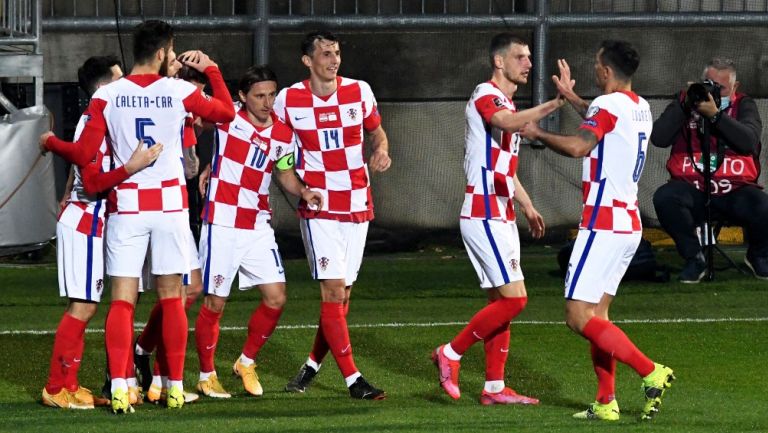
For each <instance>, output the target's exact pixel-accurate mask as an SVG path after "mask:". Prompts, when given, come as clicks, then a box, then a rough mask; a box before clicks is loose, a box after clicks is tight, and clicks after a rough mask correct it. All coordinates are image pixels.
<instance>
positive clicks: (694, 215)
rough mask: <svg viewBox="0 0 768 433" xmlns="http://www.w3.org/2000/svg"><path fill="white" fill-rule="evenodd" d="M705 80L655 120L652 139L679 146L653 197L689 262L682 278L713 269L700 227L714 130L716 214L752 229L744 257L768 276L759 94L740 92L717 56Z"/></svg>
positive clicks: (697, 277)
mask: <svg viewBox="0 0 768 433" xmlns="http://www.w3.org/2000/svg"><path fill="white" fill-rule="evenodd" d="M703 79H704V81H703V82H702V83H694V84H691V85H690V86H689V88H688V89H687V90H683V91H682V92H680V94H679V96H678V98H677V99H676V100H675V101H672V102H671V103H670V104H669V105H668V106H667V108H666V109H665V110H664V113H662V115H661V116H660V117H659V118H658V120H656V122H654V124H653V133H652V134H651V142H652V144H653V145H654V146H657V147H670V146H672V151H671V153H670V156H669V160H668V161H667V170H668V171H669V174H670V176H671V179H670V180H669V182H667V183H666V184H665V185H662V186H661V187H660V188H659V189H658V190H657V191H656V193H655V194H654V196H653V204H654V207H655V208H656V214H657V215H658V218H659V222H660V223H661V225H662V227H663V228H664V230H666V232H667V233H669V235H670V236H671V237H672V239H674V241H675V245H676V246H677V251H678V253H679V254H680V255H681V256H682V257H683V258H684V259H685V261H686V263H685V267H684V268H683V270H682V272H681V273H680V277H679V280H680V281H681V282H683V283H698V282H699V281H701V279H702V278H703V277H704V275H705V274H706V271H707V265H706V261H705V259H704V255H703V254H702V252H701V245H700V242H699V238H698V236H697V234H696V228H697V227H698V226H699V225H700V224H701V223H703V222H704V221H705V218H706V217H705V216H706V208H705V202H706V192H707V191H706V190H705V189H704V188H705V187H706V186H707V185H705V182H704V168H705V166H704V165H703V157H702V142H703V141H704V135H703V134H704V129H705V128H708V129H709V133H710V147H709V149H710V170H711V178H710V179H711V181H710V184H709V188H710V193H711V205H710V211H711V215H712V218H713V220H715V221H718V220H721V221H722V220H724V221H728V223H729V224H734V225H739V226H742V227H743V228H744V230H745V234H746V238H747V239H748V240H749V248H748V250H747V255H746V257H745V259H744V262H745V263H746V264H747V265H748V266H749V267H750V269H751V270H752V272H753V273H754V275H755V276H756V277H757V278H759V279H768V224H766V223H765V221H767V220H768V195H766V194H765V193H763V192H762V191H761V189H762V187H761V186H760V185H758V184H757V178H758V176H759V175H760V160H759V157H760V147H761V144H760V134H761V131H762V122H761V121H760V114H759V113H758V110H757V106H756V104H755V101H754V100H753V99H752V98H750V97H749V96H747V95H745V94H743V93H739V92H737V89H738V87H739V82H738V81H736V69H735V67H734V65H733V62H732V61H730V60H726V59H719V58H714V59H712V60H711V61H710V62H709V63H708V64H707V66H706V67H705V69H704V74H703Z"/></svg>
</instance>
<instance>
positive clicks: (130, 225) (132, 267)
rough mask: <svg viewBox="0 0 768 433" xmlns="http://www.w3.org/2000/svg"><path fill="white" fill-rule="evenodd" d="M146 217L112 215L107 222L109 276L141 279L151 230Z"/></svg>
mask: <svg viewBox="0 0 768 433" xmlns="http://www.w3.org/2000/svg"><path fill="white" fill-rule="evenodd" d="M147 222H150V221H148V220H147V219H146V218H145V216H144V215H139V214H131V215H112V216H111V217H109V220H108V221H107V239H106V241H107V248H106V255H107V274H109V275H110V276H114V277H131V278H139V277H141V268H142V266H143V265H144V258H145V256H146V254H147V246H148V245H149V239H150V233H151V229H150V227H149V226H148V225H147Z"/></svg>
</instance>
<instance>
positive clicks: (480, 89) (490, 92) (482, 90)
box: [470, 81, 504, 101]
mask: <svg viewBox="0 0 768 433" xmlns="http://www.w3.org/2000/svg"><path fill="white" fill-rule="evenodd" d="M483 96H493V97H500V98H504V93H503V92H502V91H501V90H500V89H499V88H498V87H496V86H494V85H493V83H491V82H490V81H484V82H482V83H480V84H478V85H477V86H475V90H473V91H472V96H471V97H470V100H473V101H474V100H477V99H479V98H482V97H483Z"/></svg>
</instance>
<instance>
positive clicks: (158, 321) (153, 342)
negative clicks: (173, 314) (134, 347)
mask: <svg viewBox="0 0 768 433" xmlns="http://www.w3.org/2000/svg"><path fill="white" fill-rule="evenodd" d="M162 324H163V307H161V306H160V303H159V302H158V303H156V304H155V306H154V307H152V312H151V313H149V320H147V324H146V325H144V330H143V331H141V335H139V339H138V340H137V343H138V345H139V346H141V348H142V349H144V350H145V351H146V352H153V351H154V350H155V348H156V347H157V341H158V340H159V339H160V335H161V331H160V326H162Z"/></svg>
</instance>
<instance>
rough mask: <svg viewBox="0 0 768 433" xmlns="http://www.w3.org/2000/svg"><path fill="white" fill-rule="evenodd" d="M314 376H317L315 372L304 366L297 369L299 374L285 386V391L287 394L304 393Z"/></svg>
mask: <svg viewBox="0 0 768 433" xmlns="http://www.w3.org/2000/svg"><path fill="white" fill-rule="evenodd" d="M315 375H317V370H315V369H314V368H312V367H310V366H308V365H307V364H304V365H302V366H301V369H299V373H298V374H297V375H296V376H295V377H294V378H293V379H291V381H290V382H288V383H287V384H286V385H285V390H286V391H287V392H305V391H306V390H307V388H309V385H310V384H311V383H312V379H314V378H315Z"/></svg>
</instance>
